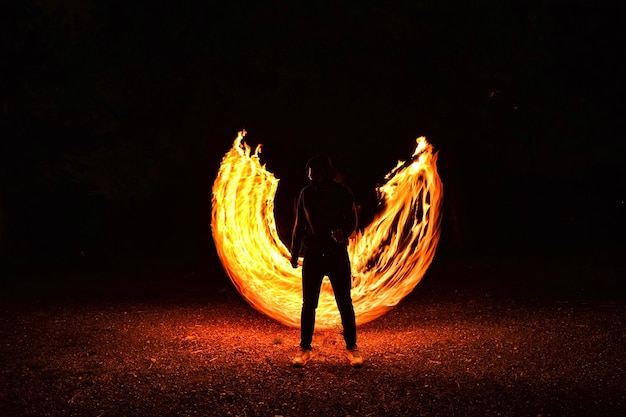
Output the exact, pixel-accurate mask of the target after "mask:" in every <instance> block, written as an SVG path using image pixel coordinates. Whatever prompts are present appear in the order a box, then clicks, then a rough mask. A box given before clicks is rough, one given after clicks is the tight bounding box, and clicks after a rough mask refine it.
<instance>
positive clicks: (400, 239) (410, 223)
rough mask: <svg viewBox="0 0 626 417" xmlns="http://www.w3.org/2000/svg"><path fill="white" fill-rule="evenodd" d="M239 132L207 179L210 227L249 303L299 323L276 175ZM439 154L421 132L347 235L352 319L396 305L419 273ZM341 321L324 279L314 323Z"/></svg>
mask: <svg viewBox="0 0 626 417" xmlns="http://www.w3.org/2000/svg"><path fill="white" fill-rule="evenodd" d="M245 134H246V132H245V131H241V132H239V134H238V135H237V138H236V139H235V141H234V143H233V146H232V148H231V149H230V150H229V151H228V152H227V153H226V155H225V156H224V158H223V159H222V162H221V164H220V169H219V172H218V174H217V177H216V179H215V182H214V183H213V195H212V220H211V229H212V233H213V239H214V241H215V246H216V248H217V252H218V256H219V258H220V260H221V262H222V264H223V266H224V269H225V271H226V273H227V274H228V276H229V277H230V279H231V281H232V282H233V284H234V285H235V287H236V288H237V290H238V291H239V293H240V294H241V295H242V296H243V297H244V299H245V300H246V301H247V302H248V303H249V304H250V305H251V306H252V307H254V308H255V309H257V310H259V311H260V312H262V313H264V314H266V315H268V316H270V317H272V318H274V319H275V320H277V321H279V322H281V323H283V324H285V325H287V326H291V327H298V326H299V325H300V309H301V306H302V286H301V272H302V271H301V266H299V267H298V268H297V269H294V268H292V267H291V264H290V262H289V259H290V252H289V249H288V248H287V247H286V246H285V244H284V243H283V242H282V241H281V239H280V238H279V236H278V231H277V229H276V222H275V217H274V198H275V196H276V190H277V188H278V181H279V180H278V179H277V178H276V177H275V176H274V174H272V173H271V172H269V171H268V170H266V169H265V165H262V164H261V162H260V158H259V156H260V151H261V146H260V145H259V146H257V148H256V150H255V151H254V154H251V149H250V147H249V146H248V145H247V144H246V143H245V142H243V138H244V136H245ZM436 162H437V154H436V153H433V148H432V146H431V145H430V144H429V143H428V142H427V141H426V139H425V138H424V137H420V138H418V139H417V146H416V148H415V152H414V154H413V156H412V158H411V160H409V161H407V162H402V161H399V162H398V164H397V165H396V167H395V168H394V169H392V170H391V171H390V172H389V173H388V174H387V175H386V176H385V180H386V182H385V183H384V184H383V185H382V186H381V187H379V188H378V189H377V191H378V197H379V203H380V206H381V210H380V212H379V213H378V214H377V215H376V216H375V218H374V219H373V221H372V222H371V223H370V224H369V225H368V226H367V227H366V228H365V229H364V230H363V231H362V232H357V233H355V234H354V235H353V236H351V237H350V240H349V244H348V251H349V253H350V259H351V261H352V277H353V278H352V300H353V304H354V310H355V314H356V321H357V325H360V324H364V323H367V322H369V321H372V320H374V319H376V318H378V317H380V316H382V315H383V314H385V313H386V312H387V311H389V310H390V309H392V308H394V307H395V306H396V305H397V304H398V303H399V302H400V301H401V300H402V299H403V298H404V297H405V296H406V295H408V294H409V293H410V292H411V291H412V290H413V289H414V288H415V286H416V285H417V283H418V282H419V281H420V280H421V279H422V277H423V276H424V274H425V273H426V270H427V268H428V266H429V265H430V263H431V262H432V259H433V257H434V255H435V249H436V246H437V243H438V241H439V233H440V223H441V204H442V200H443V185H442V183H441V180H440V178H439V175H438V173H437V168H436ZM340 325H341V319H340V317H339V312H338V310H337V306H336V303H335V299H334V296H333V291H332V287H331V285H330V283H329V282H328V280H327V279H326V280H324V282H323V284H322V291H321V293H320V299H319V305H318V308H317V315H316V327H317V328H318V329H328V328H334V327H338V326H340Z"/></svg>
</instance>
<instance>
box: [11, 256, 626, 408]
mask: <svg viewBox="0 0 626 417" xmlns="http://www.w3.org/2000/svg"><path fill="white" fill-rule="evenodd" d="M437 265H438V266H437ZM437 265H435V266H433V267H432V268H431V270H429V272H428V273H427V275H426V276H425V278H424V279H423V280H422V282H420V283H419V284H418V286H417V287H416V288H415V290H414V291H413V292H412V293H411V294H410V295H409V296H407V297H406V298H405V299H404V300H402V301H401V302H400V304H399V305H398V306H396V308H394V309H393V310H391V311H390V312H389V313H387V314H385V315H384V316H382V317H380V318H379V319H377V320H374V321H373V322H370V323H367V324H364V325H362V326H360V327H359V329H358V331H359V333H358V338H359V341H358V343H359V347H360V349H361V351H362V352H363V355H364V357H365V365H364V366H363V367H362V368H360V369H353V368H351V367H350V366H349V364H348V361H347V359H346V358H345V356H344V346H343V341H342V338H341V334H340V332H339V331H338V330H333V331H318V332H316V334H315V338H314V354H315V356H314V358H313V360H312V361H311V362H309V364H307V366H306V367H305V368H302V369H299V368H293V367H292V366H291V365H290V359H291V357H292V356H293V355H294V353H295V352H296V351H297V344H298V330H297V329H294V328H289V327H286V326H284V325H282V324H280V323H278V322H276V321H274V320H273V319H271V318H269V317H267V316H264V315H262V314H261V313H259V312H257V311H256V310H254V309H253V308H251V307H250V306H249V305H248V304H247V303H246V302H245V301H244V300H243V299H242V298H241V297H240V296H239V294H238V293H237V292H236V290H235V289H234V287H232V285H229V284H230V283H229V282H228V281H227V280H222V281H220V280H217V282H219V284H218V285H215V284H207V283H208V282H210V279H209V278H210V277H208V276H204V275H203V274H200V273H197V272H189V271H186V272H175V273H174V272H170V273H167V274H165V273H164V274H161V275H160V276H158V277H157V275H158V274H156V273H155V275H154V276H152V281H150V278H151V277H150V274H148V275H146V276H145V277H144V278H142V279H139V278H138V277H137V275H136V273H134V272H128V271H127V272H126V273H125V274H120V277H118V279H116V280H109V281H106V280H104V279H102V276H100V277H99V279H97V280H96V279H94V280H93V282H92V283H90V284H89V285H84V286H82V287H80V286H78V287H80V288H81V290H80V291H77V290H75V291H69V292H68V291H66V290H64V289H62V288H57V289H56V290H55V289H54V288H53V286H48V287H47V288H46V290H45V291H34V290H32V288H31V290H30V291H27V290H28V288H30V287H28V286H29V285H31V284H25V283H23V282H22V283H14V285H13V287H12V289H11V291H9V293H8V294H10V295H11V296H10V297H9V296H7V297H5V299H4V301H3V303H2V305H1V306H0V309H1V310H0V311H1V316H0V340H1V347H0V361H1V362H0V363H1V364H2V368H1V370H0V415H2V416H3V417H4V416H7V417H9V416H11V417H14V416H37V417H41V416H93V417H96V416H101V417H105V416H226V415H233V416H446V417H450V416H533V417H535V416H543V417H547V416H621V415H623V413H624V410H625V409H626V391H624V388H623V387H624V386H626V336H625V332H624V328H625V327H626V301H625V300H626V297H624V295H623V293H621V292H619V291H617V288H619V286H618V285H617V284H618V282H617V280H619V279H620V278H619V276H620V274H621V272H622V270H620V271H616V270H614V269H611V268H609V269H607V268H604V269H602V271H601V273H599V272H597V268H596V267H594V266H593V265H592V266H590V267H588V268H587V269H586V270H585V268H582V269H581V267H580V265H566V264H563V263H559V264H551V263H545V262H543V263H534V264H532V265H530V264H524V266H523V267H522V266H521V264H519V263H517V264H516V263H499V262H493V261H482V262H454V263H446V262H439V263H438V264H437ZM581 271H582V272H581ZM144 273H145V272H144ZM211 273H214V274H223V272H222V271H219V270H215V271H212V272H211ZM555 274H559V276H560V278H559V279H551V280H550V278H554V276H555ZM567 274H570V275H571V276H568V275H567ZM594 274H595V275H594ZM104 275H106V274H104ZM122 275H124V277H123V278H122V277H121V276H122ZM583 275H590V276H591V275H593V276H594V278H593V279H587V280H585V279H582V278H580V277H581V276H583ZM576 277H578V278H576ZM131 278H134V279H131ZM572 280H575V283H574V284H575V285H565V284H566V283H568V282H570V281H572ZM570 284H571V282H570ZM37 288H41V286H39V287H37ZM63 294H65V296H63Z"/></svg>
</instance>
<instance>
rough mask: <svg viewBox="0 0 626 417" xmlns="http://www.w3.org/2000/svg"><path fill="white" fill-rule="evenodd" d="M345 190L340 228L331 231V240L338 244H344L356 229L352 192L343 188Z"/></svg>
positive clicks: (356, 219)
mask: <svg viewBox="0 0 626 417" xmlns="http://www.w3.org/2000/svg"><path fill="white" fill-rule="evenodd" d="M344 189H345V206H343V207H344V210H345V211H344V212H343V213H342V217H341V226H340V228H339V229H335V230H333V231H331V234H332V237H333V239H334V240H335V241H336V242H338V243H344V242H345V240H347V239H348V238H349V237H350V236H351V235H352V233H354V231H355V230H356V228H357V224H358V217H357V211H356V205H355V204H354V195H353V194H352V191H351V190H350V189H349V188H347V187H344Z"/></svg>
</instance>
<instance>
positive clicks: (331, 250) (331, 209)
mask: <svg viewBox="0 0 626 417" xmlns="http://www.w3.org/2000/svg"><path fill="white" fill-rule="evenodd" d="M306 171H307V176H308V178H309V184H308V185H306V186H305V187H304V188H302V190H301V191H300V194H299V196H298V202H297V207H296V220H295V224H294V227H293V233H292V240H291V266H293V267H294V268H297V267H298V256H299V255H300V253H303V263H302V312H301V316H300V351H299V352H298V354H297V355H296V356H295V357H294V358H293V359H292V364H293V365H295V366H304V365H305V364H306V363H307V362H308V361H309V359H310V358H311V351H312V347H311V342H312V340H313V331H314V328H315V310H316V309H317V305H318V301H319V295H320V289H321V285H322V280H323V279H324V276H328V278H329V279H330V283H331V285H332V287H333V292H334V294H335V300H336V302H337V307H338V309H339V313H340V315H341V323H342V326H343V337H344V340H345V342H346V349H347V351H346V352H347V354H346V356H347V357H348V359H349V361H350V364H351V365H352V366H360V365H362V364H363V358H362V357H361V355H360V354H359V351H358V348H357V345H356V321H355V316H354V308H353V305H352V297H351V295H350V291H351V287H352V274H351V266H350V258H349V255H348V237H349V236H350V235H351V234H352V233H353V232H354V231H355V229H356V226H357V215H356V209H355V205H354V196H353V194H352V191H351V190H350V189H349V188H348V187H347V186H346V185H344V184H342V183H339V182H337V181H336V180H335V171H334V168H333V166H332V162H331V160H330V158H329V157H328V156H327V155H318V156H315V157H313V158H311V159H310V160H309V161H308V162H307V164H306Z"/></svg>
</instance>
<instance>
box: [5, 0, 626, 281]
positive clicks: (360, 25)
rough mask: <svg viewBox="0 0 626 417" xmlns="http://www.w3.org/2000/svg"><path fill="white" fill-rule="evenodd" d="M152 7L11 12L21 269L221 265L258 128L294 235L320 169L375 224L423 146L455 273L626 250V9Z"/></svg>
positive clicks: (14, 5) (16, 246)
mask: <svg viewBox="0 0 626 417" xmlns="http://www.w3.org/2000/svg"><path fill="white" fill-rule="evenodd" d="M142 3H143V2H127V1H102V2H98V1H91V0H81V1H63V2H60V1H53V0H48V1H43V0H42V1H21V2H5V3H4V4H3V6H2V9H3V10H2V13H1V15H2V16H3V17H2V21H3V24H2V59H0V61H1V64H0V71H1V72H2V75H1V77H0V83H1V84H0V85H1V94H2V106H1V108H0V112H1V114H0V116H1V129H2V131H1V136H2V137H1V145H0V157H1V164H0V255H1V258H0V259H1V262H2V266H1V267H0V272H2V273H3V274H4V273H6V272H15V271H18V270H24V269H28V268H31V269H32V268H39V269H40V270H44V269H45V270H51V269H56V270H59V269H61V270H65V271H84V270H98V269H105V268H117V267H119V266H122V265H141V264H145V263H150V262H153V261H158V262H165V263H170V264H176V265H188V266H189V267H190V268H192V267H193V268H195V267H199V266H204V267H208V268H213V267H216V268H219V261H218V259H217V256H216V254H215V250H214V246H213V242H212V237H211V231H210V221H211V220H210V210H211V186H212V183H213V180H214V178H215V175H216V173H217V170H218V168H219V163H220V160H221V158H222V156H223V155H224V153H225V152H226V151H227V150H228V149H229V148H230V147H231V145H232V141H233V140H234V138H235V137H236V135H237V131H239V130H241V129H247V131H248V136H247V142H248V143H250V144H251V145H252V146H256V144H258V143H262V144H263V145H264V148H263V149H264V152H263V154H262V159H263V161H265V162H266V164H267V167H268V169H269V170H271V171H273V172H274V173H275V175H276V176H277V177H278V178H279V179H281V183H280V187H279V191H278V196H277V220H278V224H279V228H280V231H281V233H285V231H286V233H288V230H289V228H290V227H291V221H292V218H291V211H290V210H291V204H292V200H293V198H294V194H295V193H296V192H297V190H298V188H299V187H301V186H302V185H304V183H305V180H306V178H305V176H304V169H303V167H304V163H305V162H306V160H307V159H308V157H310V156H311V155H312V154H313V153H315V152H317V151H321V150H326V151H329V152H330V153H331V154H332V155H333V156H334V158H335V161H336V163H337V166H338V168H340V169H341V170H342V171H343V172H344V174H345V176H346V181H347V183H348V184H349V185H350V186H351V188H352V189H353V190H354V192H355V196H356V198H357V200H358V201H357V202H358V203H359V204H360V205H362V206H363V212H364V217H363V219H362V224H364V223H366V222H367V220H368V218H369V217H370V216H371V215H372V213H373V212H374V211H375V206H374V199H373V196H374V191H373V190H374V188H375V186H376V185H377V184H378V183H379V182H380V181H381V180H382V178H383V176H384V174H385V173H387V172H388V171H389V170H390V169H391V168H392V167H393V166H395V164H396V162H397V161H398V160H405V159H407V158H409V157H410V155H411V154H412V152H413V150H414V147H415V138H417V137H418V136H422V135H424V136H426V137H427V139H428V140H429V142H430V143H432V144H433V145H434V146H435V148H436V149H437V150H438V152H439V172H440V175H441V177H442V180H443V183H444V194H445V210H444V218H443V230H442V239H441V242H440V245H439V248H438V252H437V257H436V260H441V261H442V262H445V261H446V260H448V259H458V258H464V259H471V258H473V257H491V258H493V259H499V258H507V257H514V258H522V259H523V258H525V257H529V258H530V257H536V256H541V257H544V258H550V257H560V258H562V259H567V258H568V257H572V258H573V257H578V256H580V254H581V253H584V254H589V253H591V254H598V253H603V254H606V253H610V254H616V255H614V256H619V254H620V253H623V249H624V246H625V245H624V233H625V232H626V205H625V200H626V164H625V162H626V161H625V160H626V149H625V148H626V145H625V144H624V143H625V141H624V137H623V135H624V131H625V127H626V126H624V125H625V124H624V121H623V120H624V118H623V116H622V108H623V107H624V106H623V101H624V93H625V92H626V91H625V88H624V74H625V73H626V68H625V67H626V66H625V64H624V62H626V60H624V55H625V53H626V49H625V48H626V47H625V46H624V45H625V43H624V39H625V37H624V30H623V28H624V26H625V24H626V21H625V20H626V19H625V8H624V6H623V3H622V2H619V1H602V0H600V1H583V0H569V1H550V0H545V1H518V2H516V1H510V0H509V1H507V0H504V1H503V0H477V1H468V2H466V1H458V0H448V1H441V0H440V1H433V2H429V1H421V2H420V1H397V2H369V1H362V2H349V3H344V2H333V3H328V4H326V3H323V2H315V4H314V5H309V6H306V5H295V4H294V3H295V2H288V1H285V2H279V1H274V2H234V1H233V2H230V1H229V2H211V1H202V2H200V1H193V2H183V3H167V2H145V4H142ZM214 275H215V274H214ZM62 276H63V275H59V276H58V277H57V278H51V279H62ZM207 279H209V278H207Z"/></svg>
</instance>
